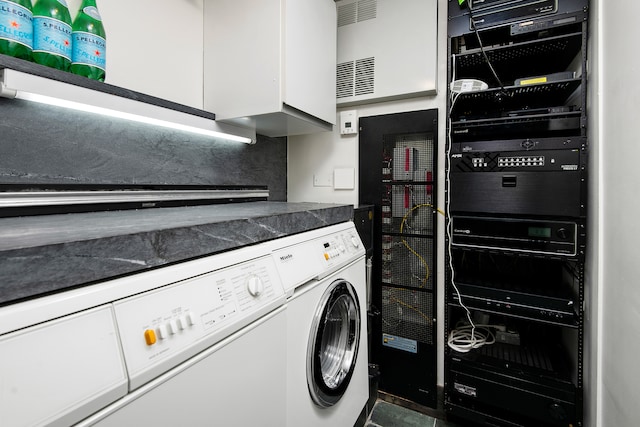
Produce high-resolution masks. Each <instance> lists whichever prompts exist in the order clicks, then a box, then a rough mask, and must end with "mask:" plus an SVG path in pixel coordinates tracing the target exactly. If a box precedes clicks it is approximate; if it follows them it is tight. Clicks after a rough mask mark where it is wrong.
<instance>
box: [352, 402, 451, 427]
mask: <svg viewBox="0 0 640 427" xmlns="http://www.w3.org/2000/svg"><path fill="white" fill-rule="evenodd" d="M365 427H462V426H460V425H458V424H453V423H451V422H447V421H444V420H442V419H440V418H434V417H432V416H430V415H427V414H424V413H422V412H419V411H417V410H413V409H409V408H407V407H404V406H401V405H397V404H394V403H391V402H387V401H385V400H382V399H377V400H376V402H375V404H374V406H373V411H371V414H369V418H368V419H367V422H366V424H365Z"/></svg>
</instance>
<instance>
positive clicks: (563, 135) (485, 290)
mask: <svg viewBox="0 0 640 427" xmlns="http://www.w3.org/2000/svg"><path fill="white" fill-rule="evenodd" d="M469 3H470V4H466V5H463V6H460V4H459V2H458V1H457V0H456V1H449V27H448V60H449V64H448V80H449V83H450V86H449V87H450V89H449V101H448V123H447V133H448V139H447V147H446V150H447V163H446V165H445V168H446V176H447V182H446V186H445V187H446V188H445V199H446V206H447V213H448V217H447V231H446V233H445V235H446V241H445V247H446V254H445V259H446V262H445V264H446V272H445V281H446V283H445V333H446V336H447V337H448V338H449V339H450V340H451V345H447V347H446V349H445V402H444V403H445V411H446V413H447V415H448V416H449V417H450V418H452V419H457V420H462V421H463V422H469V421H471V422H473V423H475V424H479V425H490V426H505V427H506V426H558V427H559V426H572V427H573V426H581V425H582V423H583V407H582V406H583V403H582V402H583V340H584V313H583V310H584V308H583V306H584V286H585V284H584V283H585V281H584V276H585V264H584V260H585V253H586V250H587V238H588V236H587V235H586V231H585V230H586V219H587V215H588V203H587V179H586V178H587V173H588V168H587V159H588V153H589V144H588V141H587V137H586V135H587V133H586V129H587V114H586V105H587V103H586V92H587V91H586V85H587V68H586V63H587V62H586V61H587V29H588V3H587V1H585V0H564V1H563V0H552V1H542V2H541V1H533V0H485V1H484V2H482V3H478V7H477V8H475V9H474V8H473V3H472V2H469ZM469 6H471V10H469ZM454 82H455V83H454ZM481 82H482V83H484V84H486V86H485V85H484V84H482V83H481ZM451 83H454V84H451ZM483 325H486V326H483ZM474 326H475V327H474ZM471 334H473V337H474V339H476V342H475V344H476V345H473V344H469V343H468V342H465V341H464V340H461V339H457V340H456V339H455V338H456V337H466V338H467V339H468V338H469V337H470V336H471ZM483 336H484V337H485V338H486V339H485V341H484V342H486V344H484V345H481V344H480V342H482V339H478V338H481V337H483Z"/></svg>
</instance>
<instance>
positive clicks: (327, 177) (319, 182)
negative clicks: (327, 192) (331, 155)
mask: <svg viewBox="0 0 640 427" xmlns="http://www.w3.org/2000/svg"><path fill="white" fill-rule="evenodd" d="M313 186H314V187H333V176H332V174H330V173H321V174H320V173H317V174H313Z"/></svg>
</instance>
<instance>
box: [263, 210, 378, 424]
mask: <svg viewBox="0 0 640 427" xmlns="http://www.w3.org/2000/svg"><path fill="white" fill-rule="evenodd" d="M304 239H305V240H304V241H301V238H300V237H298V241H297V242H296V241H295V240H296V239H295V236H294V238H292V239H281V240H280V241H279V243H280V244H282V243H291V245H289V246H286V247H281V248H278V249H277V250H275V251H274V255H275V258H276V263H277V267H278V270H279V271H280V275H281V277H282V279H283V284H284V287H285V291H286V293H287V296H288V298H287V328H286V343H287V374H286V419H287V422H286V425H287V426H289V427H300V426H305V427H314V426H323V427H326V426H336V427H351V426H353V425H354V423H355V422H356V420H357V418H358V416H359V415H360V412H361V411H362V409H363V408H364V406H365V404H366V402H367V399H368V397H369V382H368V360H367V333H366V331H367V325H366V322H367V313H366V283H365V249H364V247H363V245H362V242H361V241H360V238H359V236H358V234H357V232H356V229H355V227H354V225H353V223H351V222H349V223H343V224H338V225H334V226H330V227H326V228H323V229H320V230H315V231H314V232H308V233H305V235H304Z"/></svg>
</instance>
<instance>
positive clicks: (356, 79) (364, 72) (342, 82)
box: [336, 57, 376, 99]
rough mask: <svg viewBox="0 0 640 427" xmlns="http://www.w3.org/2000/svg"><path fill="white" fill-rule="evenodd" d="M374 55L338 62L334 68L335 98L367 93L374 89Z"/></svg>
mask: <svg viewBox="0 0 640 427" xmlns="http://www.w3.org/2000/svg"><path fill="white" fill-rule="evenodd" d="M375 68H376V59H375V58H374V57H371V58H364V59H357V60H355V61H347V62H342V63H340V64H338V66H337V69H336V83H337V84H336V98H338V99H339V98H347V97H350V96H354V95H356V96H357V95H368V94H371V93H373V92H374V90H375Z"/></svg>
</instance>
